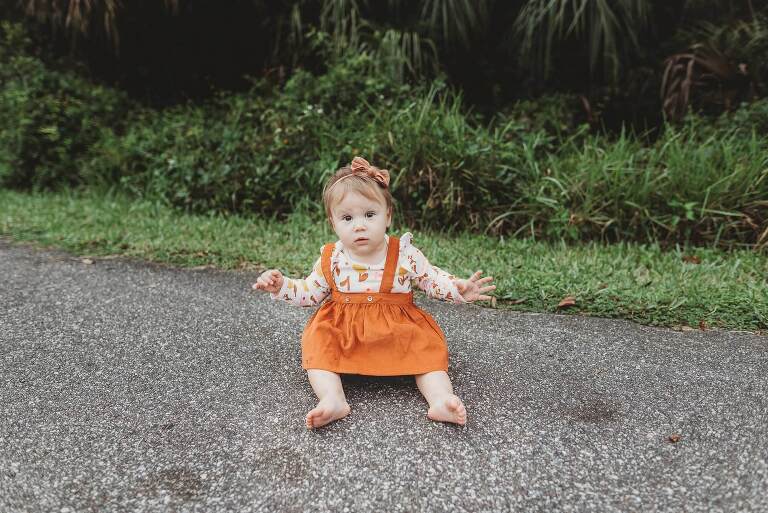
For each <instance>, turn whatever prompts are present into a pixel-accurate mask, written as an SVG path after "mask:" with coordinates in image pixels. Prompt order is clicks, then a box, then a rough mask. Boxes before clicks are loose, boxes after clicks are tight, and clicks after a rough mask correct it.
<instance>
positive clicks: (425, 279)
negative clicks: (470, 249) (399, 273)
mask: <svg viewBox="0 0 768 513" xmlns="http://www.w3.org/2000/svg"><path fill="white" fill-rule="evenodd" d="M408 249H409V250H408V252H407V253H406V258H407V259H408V266H409V269H408V271H409V273H408V274H409V277H410V278H411V279H412V280H413V283H414V284H415V285H416V286H417V287H419V288H420V289H421V290H423V291H424V292H426V293H427V295H428V296H429V297H431V298H435V299H440V300H442V301H450V302H452V303H466V302H467V301H466V300H465V299H464V297H462V295H461V293H460V292H459V289H458V288H457V287H456V283H455V282H454V280H456V277H455V276H453V275H452V274H449V273H447V272H446V271H443V270H442V269H440V268H439V267H437V266H434V265H432V264H430V263H429V260H427V257H425V256H424V253H422V252H421V251H420V250H419V249H418V248H416V247H413V246H411V247H410V248H408Z"/></svg>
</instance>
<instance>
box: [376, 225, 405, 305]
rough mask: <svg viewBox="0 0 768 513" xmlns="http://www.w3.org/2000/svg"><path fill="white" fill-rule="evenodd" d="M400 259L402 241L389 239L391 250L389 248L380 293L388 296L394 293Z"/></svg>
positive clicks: (394, 238) (393, 238)
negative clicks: (393, 288) (393, 287)
mask: <svg viewBox="0 0 768 513" xmlns="http://www.w3.org/2000/svg"><path fill="white" fill-rule="evenodd" d="M399 257H400V239H398V238H397V237H390V238H389V248H387V262H386V263H385V264H384V275H383V276H382V277H381V285H379V292H382V293H384V294H388V293H389V292H391V291H392V286H393V285H394V281H395V270H397V262H398V260H399Z"/></svg>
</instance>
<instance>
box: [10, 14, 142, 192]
mask: <svg viewBox="0 0 768 513" xmlns="http://www.w3.org/2000/svg"><path fill="white" fill-rule="evenodd" d="M0 62H1V63H2V65H1V66H0V183H2V184H5V185H7V186H12V187H36V188H47V187H54V186H60V185H78V184H81V183H84V182H85V180H84V179H83V177H82V176H81V173H80V167H81V163H82V162H83V161H85V160H86V159H87V158H88V157H87V156H88V152H89V149H90V146H91V145H92V144H94V143H95V142H97V141H98V140H99V139H100V138H101V136H102V130H103V129H104V128H105V127H116V126H118V124H119V122H120V119H121V118H122V116H124V115H125V112H126V110H127V101H126V100H125V98H124V97H123V95H121V94H120V93H118V92H116V91H113V90H111V89H107V88H104V87H100V86H97V85H94V84H92V83H89V82H88V81H87V80H85V79H83V78H81V77H79V76H78V75H76V74H74V73H71V72H58V71H54V70H51V69H48V68H47V67H46V66H45V65H43V63H42V62H41V61H40V60H39V59H37V58H35V57H34V56H33V55H32V54H31V43H30V41H29V40H28V39H27V38H26V36H25V34H24V32H23V31H21V29H20V28H19V26H18V25H12V24H10V23H8V22H2V26H1V27H0Z"/></svg>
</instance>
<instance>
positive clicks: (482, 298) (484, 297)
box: [477, 296, 491, 301]
mask: <svg viewBox="0 0 768 513" xmlns="http://www.w3.org/2000/svg"><path fill="white" fill-rule="evenodd" d="M477 299H478V301H490V300H491V296H477Z"/></svg>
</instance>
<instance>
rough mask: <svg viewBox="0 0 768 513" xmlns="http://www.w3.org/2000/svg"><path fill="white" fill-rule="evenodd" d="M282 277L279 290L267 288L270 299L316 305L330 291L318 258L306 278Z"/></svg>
mask: <svg viewBox="0 0 768 513" xmlns="http://www.w3.org/2000/svg"><path fill="white" fill-rule="evenodd" d="M268 272H269V271H268ZM281 277H282V275H281ZM282 278H283V280H282V281H283V283H282V286H281V287H280V289H279V290H277V291H272V290H268V292H270V294H269V296H270V297H271V298H272V299H276V300H279V301H285V302H287V303H290V304H292V305H296V306H316V305H319V304H320V303H321V302H322V301H323V299H325V297H326V296H327V295H328V293H329V292H330V289H329V287H328V283H327V282H326V281H325V277H324V276H323V270H322V268H321V267H320V259H319V258H318V259H317V261H316V262H315V265H314V266H313V267H312V273H310V275H309V276H307V277H306V278H302V279H293V278H288V277H282Z"/></svg>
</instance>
